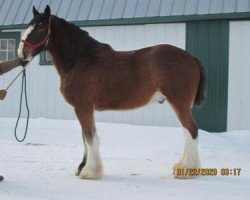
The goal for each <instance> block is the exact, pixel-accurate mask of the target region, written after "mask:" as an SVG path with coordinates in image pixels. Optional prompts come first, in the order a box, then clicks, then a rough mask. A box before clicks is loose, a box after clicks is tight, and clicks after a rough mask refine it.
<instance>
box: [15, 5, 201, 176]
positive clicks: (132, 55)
mask: <svg viewBox="0 0 250 200" xmlns="http://www.w3.org/2000/svg"><path fill="white" fill-rule="evenodd" d="M42 51H48V52H49V53H50V55H51V57H52V61H53V64H54V65H55V67H56V70H57V72H58V74H59V76H60V92H61V93H62V95H63V97H64V98H65V100H66V101H67V102H68V103H69V104H70V105H72V106H73V108H74V111H75V113H76V116H77V118H78V120H79V122H80V125H81V129H82V136H83V144H84V155H83V160H82V162H81V163H80V165H79V166H78V168H77V170H76V176H79V178H80V179H100V178H102V176H103V165H102V161H101V157H100V152H99V139H98V136H97V133H96V128H95V120H94V112H95V110H99V111H104V110H130V109H135V108H138V107H142V106H145V105H147V104H148V103H150V102H151V101H152V99H159V100H160V101H161V102H162V101H164V100H167V101H168V103H169V104H170V105H171V107H172V108H173V110H174V112H175V113H176V115H177V118H178V119H179V121H180V122H181V125H182V127H183V129H184V133H185V150H184V153H183V156H182V158H181V159H180V160H179V162H177V163H176V164H175V165H174V167H173V173H174V177H176V178H190V176H189V175H185V174H180V173H178V169H187V168H199V167H200V158H199V153H198V147H197V145H198V127H197V125H196V123H195V121H194V119H193V116H192V111H191V109H192V108H193V106H195V105H200V104H201V103H202V102H203V100H204V94H205V76H204V72H203V67H202V65H201V63H200V62H199V60H198V59H196V58H195V57H193V56H192V55H190V54H189V53H188V52H186V51H184V50H182V49H180V48H177V47H175V46H171V45H169V44H160V45H156V46H151V47H146V48H142V49H138V50H131V51H116V50H114V49H113V48H112V47H111V46H110V45H108V44H105V43H101V42H99V41H97V40H96V39H94V38H93V37H91V36H90V35H89V33H88V32H86V31H84V30H82V29H81V28H79V27H78V26H76V25H74V24H73V23H69V22H67V21H66V20H64V19H62V18H59V17H57V16H55V15H52V14H51V10H50V7H49V6H48V5H47V6H46V8H45V9H44V12H43V13H39V12H38V11H37V9H36V8H35V7H34V6H33V19H32V20H31V21H30V23H29V26H28V28H27V30H26V31H25V33H24V35H23V36H22V39H21V41H20V44H19V47H18V58H19V59H21V60H23V61H29V60H31V59H32V58H33V57H34V56H36V55H38V54H39V53H40V52H42Z"/></svg>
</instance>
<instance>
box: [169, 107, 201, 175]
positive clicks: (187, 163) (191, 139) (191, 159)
mask: <svg viewBox="0 0 250 200" xmlns="http://www.w3.org/2000/svg"><path fill="white" fill-rule="evenodd" d="M173 107H174V110H175V112H176V114H177V117H178V118H179V120H180V122H181V124H182V126H183V128H184V133H185V147H184V153H183V156H182V158H181V159H180V161H179V162H177V163H176V164H175V165H174V167H173V170H174V175H175V177H176V178H191V176H189V174H188V173H187V174H186V169H190V168H193V169H194V168H195V169H196V168H199V167H200V159H199V152H198V146H197V145H198V128H197V126H196V124H195V122H194V120H193V116H192V112H191V109H190V108H184V109H181V108H179V107H176V106H173ZM182 169H184V173H180V172H183V171H181V170H182Z"/></svg>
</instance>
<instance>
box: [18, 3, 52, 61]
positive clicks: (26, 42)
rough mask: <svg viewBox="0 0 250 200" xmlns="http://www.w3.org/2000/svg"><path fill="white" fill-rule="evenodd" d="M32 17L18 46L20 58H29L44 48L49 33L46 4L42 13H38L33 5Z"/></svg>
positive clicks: (47, 7)
mask: <svg viewBox="0 0 250 200" xmlns="http://www.w3.org/2000/svg"><path fill="white" fill-rule="evenodd" d="M33 14H34V18H33V19H32V20H31V21H30V23H29V27H28V29H27V30H26V32H25V33H24V35H23V37H22V40H21V42H20V44H19V47H18V57H19V58H20V59H21V60H31V59H32V58H33V57H34V56H36V55H37V54H39V53H40V52H42V51H43V50H45V49H46V47H47V44H48V41H49V39H50V33H51V28H50V26H51V15H50V7H49V6H48V5H47V6H46V8H45V10H44V13H39V12H38V11H37V10H36V8H35V7H34V6H33Z"/></svg>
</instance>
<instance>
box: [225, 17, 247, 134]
mask: <svg viewBox="0 0 250 200" xmlns="http://www.w3.org/2000/svg"><path fill="white" fill-rule="evenodd" d="M229 47H230V48H229V86H228V87H229V89H228V129H229V130H232V129H248V130H249V129H250V21H237V22H231V23H230V37H229Z"/></svg>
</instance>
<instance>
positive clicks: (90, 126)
mask: <svg viewBox="0 0 250 200" xmlns="http://www.w3.org/2000/svg"><path fill="white" fill-rule="evenodd" d="M75 112H76V115H77V117H78V119H79V121H80V124H81V127H82V137H83V143H84V146H85V152H84V158H83V161H82V163H81V164H80V165H79V167H78V169H77V172H76V175H77V176H78V175H79V178H81V179H100V178H101V177H102V174H103V168H102V161H101V157H100V153H99V140H98V137H97V134H96V129H95V121H94V111H93V109H90V108H87V109H84V108H83V107H75Z"/></svg>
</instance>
